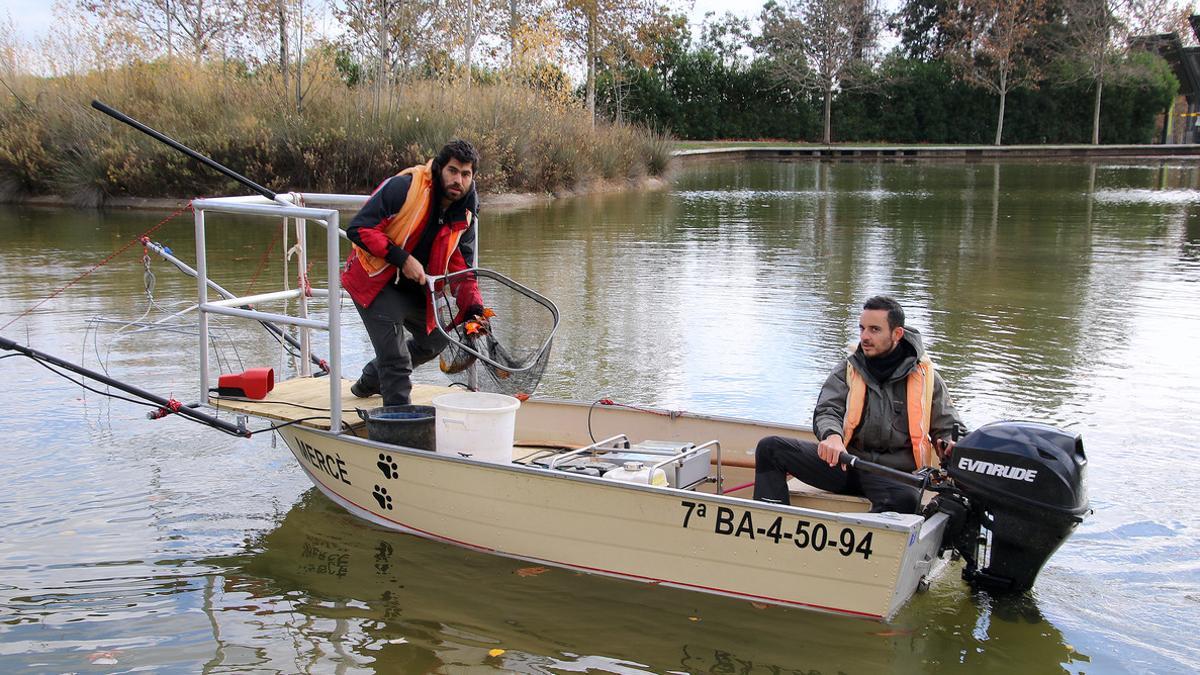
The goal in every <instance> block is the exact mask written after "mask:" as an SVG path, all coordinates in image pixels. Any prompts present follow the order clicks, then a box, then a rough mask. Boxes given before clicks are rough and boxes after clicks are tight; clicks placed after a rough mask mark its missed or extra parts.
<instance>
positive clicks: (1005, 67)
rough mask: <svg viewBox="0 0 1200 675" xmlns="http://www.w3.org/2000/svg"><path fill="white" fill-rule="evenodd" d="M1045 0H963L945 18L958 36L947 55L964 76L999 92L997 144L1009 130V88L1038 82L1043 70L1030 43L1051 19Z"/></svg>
mask: <svg viewBox="0 0 1200 675" xmlns="http://www.w3.org/2000/svg"><path fill="white" fill-rule="evenodd" d="M1045 4H1046V2H1045V0H960V2H958V5H957V7H953V8H951V10H950V11H949V12H948V13H947V15H946V17H945V19H944V21H945V24H946V26H947V32H948V33H950V34H953V35H957V36H959V39H958V40H957V41H956V42H955V43H954V44H953V45H952V46H951V47H950V49H949V50H947V52H946V60H947V61H948V62H949V63H950V65H951V66H952V67H954V69H955V71H956V72H957V73H958V75H959V77H960V78H962V79H963V80H964V81H966V82H968V83H970V84H974V85H976V86H979V87H983V88H985V89H987V90H989V91H991V92H992V93H994V94H996V95H997V96H999V97H1000V110H999V112H998V113H997V115H996V140H995V141H994V143H995V145H1000V141H1001V139H1002V138H1003V134H1004V105H1005V101H1006V100H1007V98H1008V93H1009V92H1010V91H1012V90H1013V89H1016V88H1018V87H1021V86H1036V82H1037V80H1038V78H1039V77H1040V76H1041V70H1040V69H1039V67H1038V64H1037V63H1036V62H1035V61H1034V55H1033V53H1032V50H1031V47H1032V46H1033V42H1034V40H1035V38H1036V37H1037V35H1038V30H1039V28H1041V27H1042V26H1043V25H1045V23H1046V15H1045Z"/></svg>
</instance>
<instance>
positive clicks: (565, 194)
mask: <svg viewBox="0 0 1200 675" xmlns="http://www.w3.org/2000/svg"><path fill="white" fill-rule="evenodd" d="M667 182H668V181H667V179H666V178H665V177H663V176H643V177H642V178H630V179H625V180H591V181H584V182H582V183H581V184H580V185H578V186H576V187H575V188H573V189H570V190H560V191H557V192H486V193H480V195H479V205H480V207H481V208H487V209H488V210H489V211H493V212H495V211H500V212H506V211H516V210H520V209H525V208H529V207H532V206H536V205H538V204H547V203H550V202H552V201H555V200H558V199H569V198H572V197H583V196H587V195H599V194H610V193H614V192H625V191H628V190H661V189H663V188H665V187H666V186H667ZM281 194H283V193H281ZM192 199H198V197H194V198H181V197H113V198H111V199H107V200H105V201H104V202H103V203H102V204H99V205H97V206H80V205H78V204H73V203H71V201H70V200H69V199H67V198H66V197H62V196H59V195H36V196H33V197H25V198H23V199H7V200H0V204H5V205H10V206H34V207H42V208H73V209H83V208H86V209H92V210H100V211H102V210H107V209H121V210H132V211H174V210H176V209H181V208H183V207H185V206H187V205H188V203H189V202H191V201H192Z"/></svg>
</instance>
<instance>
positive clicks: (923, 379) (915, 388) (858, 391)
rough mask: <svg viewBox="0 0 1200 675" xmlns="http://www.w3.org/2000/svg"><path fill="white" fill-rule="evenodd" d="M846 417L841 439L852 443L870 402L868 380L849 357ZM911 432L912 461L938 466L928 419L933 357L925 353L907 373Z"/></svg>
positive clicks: (931, 407)
mask: <svg viewBox="0 0 1200 675" xmlns="http://www.w3.org/2000/svg"><path fill="white" fill-rule="evenodd" d="M846 384H848V385H850V391H849V392H848V393H847V394H846V418H845V420H844V421H843V422H842V442H843V443H844V444H845V445H847V446H849V445H850V438H851V437H852V436H853V435H854V430H855V429H857V428H858V424H859V422H861V421H862V415H863V409H864V408H865V407H866V403H867V382H866V380H864V379H863V376H862V374H861V373H859V372H858V369H856V368H855V367H854V364H852V363H850V361H849V360H847V361H846ZM905 384H906V387H907V389H908V392H907V393H908V436H909V438H910V439H911V440H912V448H913V461H914V462H915V463H916V465H917V468H918V469H920V468H923V467H926V466H937V464H938V460H937V455H936V453H934V452H933V442H932V441H931V440H930V439H929V420H930V419H931V417H932V415H933V361H931V360H929V357H928V356H922V357H921V360H920V361H918V362H917V367H916V368H913V370H912V372H911V373H909V374H908V380H907V382H906V383H905Z"/></svg>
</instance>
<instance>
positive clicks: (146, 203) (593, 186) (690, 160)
mask: <svg viewBox="0 0 1200 675" xmlns="http://www.w3.org/2000/svg"><path fill="white" fill-rule="evenodd" d="M683 143H686V142H683ZM702 143H709V141H702ZM711 143H714V145H712V146H709V147H701V148H688V149H679V150H674V151H673V152H672V153H671V159H672V162H671V166H669V167H668V168H667V170H666V171H665V172H664V173H663V175H661V176H643V177H641V178H628V179H617V180H613V179H594V180H585V181H581V182H580V184H579V185H577V186H575V187H574V188H570V189H564V190H558V191H555V192H489V193H480V195H479V203H480V206H481V207H484V208H487V209H488V210H493V211H501V212H505V211H514V210H519V209H524V208H529V207H532V206H536V205H538V204H547V203H550V202H553V201H556V200H559V199H569V198H572V197H582V196H588V195H600V194H609V193H614V192H624V191H628V190H659V189H663V188H664V187H666V186H667V184H668V183H669V182H670V176H671V174H672V173H673V171H674V170H676V169H678V168H680V167H687V166H695V165H697V164H703V163H707V162H727V161H745V160H760V161H761V160H778V161H850V162H854V161H884V162H897V161H898V162H913V161H933V162H938V161H941V162H950V163H959V162H962V163H973V162H979V161H986V160H1005V159H1020V160H1034V161H1037V160H1046V161H1087V160H1092V159H1118V158H1124V159H1148V160H1160V161H1161V160H1172V159H1174V160H1200V144H1175V145H1164V144H1160V145H1090V144H1087V145H1000V146H996V145H883V144H879V145H836V144H834V145H819V144H804V143H773V142H763V141H729V142H727V143H723V142H720V141H711ZM716 143H721V144H720V145H716ZM191 199H193V198H182V197H112V198H110V199H106V200H105V201H104V202H103V203H101V204H99V205H95V206H90V205H79V204H74V203H72V202H71V200H69V199H67V198H66V197H62V196H59V195H36V196H31V197H21V198H8V199H3V198H0V204H9V205H13V206H34V207H45V208H87V209H94V210H104V209H127V210H146V211H157V210H167V211H170V210H174V209H178V208H182V207H184V206H186V205H187V204H188V202H190V201H191Z"/></svg>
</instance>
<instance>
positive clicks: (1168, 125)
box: [1131, 14, 1200, 143]
mask: <svg viewBox="0 0 1200 675" xmlns="http://www.w3.org/2000/svg"><path fill="white" fill-rule="evenodd" d="M1188 23H1189V24H1190V25H1191V27H1192V34H1193V35H1194V36H1195V37H1196V39H1197V40H1198V41H1200V15H1198V14H1193V15H1192V16H1190V17H1188ZM1131 46H1132V47H1133V48H1134V49H1140V50H1144V51H1148V52H1151V53H1154V54H1158V55H1159V56H1161V57H1163V59H1165V60H1166V61H1167V63H1169V64H1171V69H1172V70H1173V71H1175V78H1176V79H1178V80H1179V97H1178V98H1177V99H1175V100H1174V101H1173V102H1172V103H1171V107H1170V109H1168V110H1167V111H1166V112H1165V113H1164V114H1163V116H1162V118H1161V119H1162V122H1161V124H1160V126H1159V133H1158V137H1157V139H1156V142H1158V143H1200V129H1198V128H1197V127H1198V126H1200V47H1184V46H1183V41H1182V40H1180V38H1179V34H1178V33H1160V34H1158V35H1143V36H1140V37H1136V38H1134V39H1133V41H1132V43H1131Z"/></svg>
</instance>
